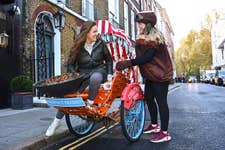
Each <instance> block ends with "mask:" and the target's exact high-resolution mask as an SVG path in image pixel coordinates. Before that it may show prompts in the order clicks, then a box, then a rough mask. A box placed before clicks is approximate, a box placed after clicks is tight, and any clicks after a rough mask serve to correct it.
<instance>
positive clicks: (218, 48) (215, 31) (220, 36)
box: [211, 14, 225, 70]
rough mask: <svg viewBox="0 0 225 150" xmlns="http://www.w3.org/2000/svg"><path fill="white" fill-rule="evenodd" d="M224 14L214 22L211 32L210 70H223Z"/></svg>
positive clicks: (224, 44) (224, 64)
mask: <svg viewBox="0 0 225 150" xmlns="http://www.w3.org/2000/svg"><path fill="white" fill-rule="evenodd" d="M224 27H225V14H221V16H220V18H219V19H217V20H215V21H214V23H213V25H212V30H211V41H212V62H213V64H212V69H216V70H220V69H225V54H224V53H225V52H224V49H225V48H224V46H225V30H224Z"/></svg>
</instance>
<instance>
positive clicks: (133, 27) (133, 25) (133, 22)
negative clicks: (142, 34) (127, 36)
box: [130, 10, 136, 41]
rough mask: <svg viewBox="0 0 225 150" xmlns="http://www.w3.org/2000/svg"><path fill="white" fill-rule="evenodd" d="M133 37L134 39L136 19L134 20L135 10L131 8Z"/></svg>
mask: <svg viewBox="0 0 225 150" xmlns="http://www.w3.org/2000/svg"><path fill="white" fill-rule="evenodd" d="M130 24H131V39H132V40H133V41H134V40H135V27H136V25H135V21H134V11H133V10H131V23H130Z"/></svg>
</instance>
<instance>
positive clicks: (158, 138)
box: [149, 130, 171, 143]
mask: <svg viewBox="0 0 225 150" xmlns="http://www.w3.org/2000/svg"><path fill="white" fill-rule="evenodd" d="M170 140H171V136H170V135H169V133H168V132H167V133H166V134H165V133H163V131H162V130H160V132H158V133H155V134H154V135H153V136H152V137H151V138H150V139H149V141H150V142H153V143H160V142H166V141H170Z"/></svg>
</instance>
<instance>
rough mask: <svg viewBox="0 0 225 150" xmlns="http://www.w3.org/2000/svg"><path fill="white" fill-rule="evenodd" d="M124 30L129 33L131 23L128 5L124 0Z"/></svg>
mask: <svg viewBox="0 0 225 150" xmlns="http://www.w3.org/2000/svg"><path fill="white" fill-rule="evenodd" d="M124 30H125V33H126V34H127V35H129V23H128V5H127V3H126V2H124Z"/></svg>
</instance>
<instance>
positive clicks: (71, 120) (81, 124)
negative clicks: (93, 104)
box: [66, 114, 95, 136]
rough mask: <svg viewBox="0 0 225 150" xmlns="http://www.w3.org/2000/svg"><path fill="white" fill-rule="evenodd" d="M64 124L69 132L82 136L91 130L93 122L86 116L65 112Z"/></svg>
mask: <svg viewBox="0 0 225 150" xmlns="http://www.w3.org/2000/svg"><path fill="white" fill-rule="evenodd" d="M66 124H67V127H68V129H69V131H70V133H72V134H74V135H76V136H84V135H87V134H89V133H90V132H91V131H92V129H93V127H94V124H95V123H94V121H93V120H92V119H90V118H89V117H88V116H76V115H70V114H66Z"/></svg>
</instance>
